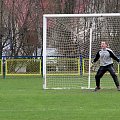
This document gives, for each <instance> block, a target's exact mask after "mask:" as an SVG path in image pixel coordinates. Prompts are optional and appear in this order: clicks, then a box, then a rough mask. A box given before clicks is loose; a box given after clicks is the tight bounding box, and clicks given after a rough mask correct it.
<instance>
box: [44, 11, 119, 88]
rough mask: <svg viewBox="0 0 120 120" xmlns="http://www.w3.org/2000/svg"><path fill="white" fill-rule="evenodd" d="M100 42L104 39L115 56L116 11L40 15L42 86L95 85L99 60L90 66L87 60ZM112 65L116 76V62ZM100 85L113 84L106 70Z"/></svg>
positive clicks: (117, 33) (94, 53) (117, 51)
mask: <svg viewBox="0 0 120 120" xmlns="http://www.w3.org/2000/svg"><path fill="white" fill-rule="evenodd" d="M101 41H107V42H108V43H109V47H110V48H111V49H112V50H113V51H114V53H115V54H116V55H117V56H118V57H119V55H120V54H119V53H120V49H119V48H120V44H119V43H120V14H119V13H116V14H115V13H113V14H45V15H43V77H44V84H43V88H44V89H81V88H87V89H91V88H95V78H94V76H95V74H96V71H97V70H98V68H99V61H98V62H96V63H95V64H94V66H93V67H92V68H91V67H90V63H91V60H92V59H93V58H94V57H95V55H96V53H97V51H98V50H99V49H100V42H101ZM114 68H115V71H116V74H117V75H118V76H119V64H118V63H117V62H114ZM101 87H103V88H114V87H115V85H114V83H113V80H112V77H111V76H110V74H109V73H106V74H105V75H104V77H103V78H102V79H101Z"/></svg>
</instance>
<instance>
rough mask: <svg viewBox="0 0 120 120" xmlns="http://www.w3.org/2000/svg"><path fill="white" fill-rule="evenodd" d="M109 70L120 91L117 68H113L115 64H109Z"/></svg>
mask: <svg viewBox="0 0 120 120" xmlns="http://www.w3.org/2000/svg"><path fill="white" fill-rule="evenodd" d="M108 71H109V72H110V74H111V76H112V78H113V80H114V83H115V85H116V87H117V89H118V91H120V84H119V81H118V77H117V75H116V73H115V70H114V68H113V65H110V66H109V68H108Z"/></svg>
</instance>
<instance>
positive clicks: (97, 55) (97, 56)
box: [90, 51, 100, 67]
mask: <svg viewBox="0 0 120 120" xmlns="http://www.w3.org/2000/svg"><path fill="white" fill-rule="evenodd" d="M99 58H100V55H99V51H98V52H97V54H96V56H95V58H94V60H93V61H92V62H91V65H90V66H91V67H92V66H93V64H94V63H95V62H96V61H98V59H99Z"/></svg>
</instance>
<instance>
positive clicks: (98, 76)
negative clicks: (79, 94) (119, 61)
mask: <svg viewBox="0 0 120 120" xmlns="http://www.w3.org/2000/svg"><path fill="white" fill-rule="evenodd" d="M107 71H108V72H109V73H110V75H111V76H112V78H113V80H114V83H115V85H116V87H118V86H119V81H118V77H117V75H116V74H115V70H114V68H113V64H110V65H107V66H100V68H99V69H98V71H97V74H96V75H95V80H96V87H98V88H100V79H101V78H102V76H103V75H104V74H105V73H106V72H107Z"/></svg>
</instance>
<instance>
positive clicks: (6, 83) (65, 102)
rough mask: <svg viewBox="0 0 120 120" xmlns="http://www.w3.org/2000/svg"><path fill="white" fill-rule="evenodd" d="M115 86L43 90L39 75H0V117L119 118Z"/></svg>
mask: <svg viewBox="0 0 120 120" xmlns="http://www.w3.org/2000/svg"><path fill="white" fill-rule="evenodd" d="M119 119H120V92H118V91H117V90H116V89H102V90H100V91H99V92H93V91H92V90H80V89H77V90H43V89H42V79H41V78H39V77H34V78H33V77H29V78H28V77H23V78H19V79H18V78H17V77H16V78H6V79H5V80H4V79H0V120H119Z"/></svg>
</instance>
